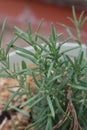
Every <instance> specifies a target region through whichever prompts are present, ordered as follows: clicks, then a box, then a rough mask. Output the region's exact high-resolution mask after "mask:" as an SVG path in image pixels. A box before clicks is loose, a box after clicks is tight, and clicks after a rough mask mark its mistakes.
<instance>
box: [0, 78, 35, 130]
mask: <svg viewBox="0 0 87 130" xmlns="http://www.w3.org/2000/svg"><path fill="white" fill-rule="evenodd" d="M17 84H18V83H17V81H15V80H13V79H4V78H0V130H16V128H17V130H24V128H25V126H27V125H29V122H30V121H29V118H28V117H25V116H23V115H22V114H20V113H18V112H16V111H3V104H4V103H5V102H6V101H7V100H8V99H9V97H10V95H11V93H10V91H9V90H8V89H9V88H8V86H12V85H17ZM13 89H14V88H13ZM25 99H26V97H23V98H22V99H20V102H22V101H24V100H25ZM15 100H16V99H15V98H14V100H13V102H14V101H15ZM2 101H3V102H2ZM24 109H26V108H24ZM31 130H33V129H31Z"/></svg>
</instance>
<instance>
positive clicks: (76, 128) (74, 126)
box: [52, 86, 82, 130]
mask: <svg viewBox="0 0 87 130" xmlns="http://www.w3.org/2000/svg"><path fill="white" fill-rule="evenodd" d="M66 96H67V108H66V115H67V116H66V115H63V117H62V119H61V120H60V121H58V123H57V124H56V125H55V126H54V127H53V129H52V130H55V129H56V128H59V127H60V126H61V125H62V124H63V123H64V122H65V121H66V120H67V118H68V116H69V115H70V114H71V116H72V121H71V125H70V128H69V130H82V128H81V126H80V124H79V122H78V119H77V114H76V110H75V107H74V105H73V103H72V98H71V90H70V88H69V87H68V86H66Z"/></svg>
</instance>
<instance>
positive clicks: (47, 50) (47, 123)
mask: <svg viewBox="0 0 87 130" xmlns="http://www.w3.org/2000/svg"><path fill="white" fill-rule="evenodd" d="M83 14H84V12H82V13H81V15H80V17H79V18H77V17H76V13H75V9H74V8H73V19H71V18H69V20H70V21H71V22H72V23H73V24H74V25H75V28H74V30H75V31H76V32H77V37H75V36H74V34H73V33H72V28H71V27H69V26H67V25H64V24H61V25H62V26H63V27H65V28H66V30H67V31H68V33H69V37H68V38H67V39H65V40H64V41H61V42H60V38H61V36H63V34H57V33H56V28H55V26H54V25H53V24H51V33H50V35H49V36H48V38H44V37H43V36H42V35H40V34H39V29H40V26H41V24H42V21H41V22H40V24H39V26H38V27H37V29H36V30H35V32H34V33H33V31H32V28H31V25H30V23H29V24H28V28H27V29H28V30H27V32H24V31H23V30H21V29H20V28H18V27H15V29H16V32H15V37H14V38H13V39H12V40H11V42H10V43H9V44H8V46H7V49H6V50H4V48H2V47H1V44H0V47H1V48H0V62H1V64H2V67H1V68H0V76H1V77H7V78H13V79H16V80H17V81H18V86H13V87H14V88H17V89H16V90H15V91H12V90H11V94H12V95H11V97H10V98H9V99H8V102H7V103H5V105H4V110H9V109H14V110H16V111H18V112H20V113H21V114H23V115H24V116H27V117H30V115H29V112H31V114H32V123H31V124H29V125H27V126H26V128H25V130H29V129H31V128H34V129H35V130H87V59H86V58H84V50H83V49H82V40H81V38H80V34H81V29H82V27H83V25H84V23H85V22H86V20H87V17H85V18H83ZM4 27H5V22H4V23H3V26H2V32H1V35H0V36H1V37H0V38H1V39H2V34H3V28H4ZM17 39H22V40H24V41H25V42H26V44H27V45H29V46H31V47H32V49H33V51H31V50H27V49H25V48H22V47H19V46H17V45H15V41H16V40H17ZM69 40H73V42H75V43H77V45H76V46H75V47H72V48H70V49H65V50H64V49H63V50H62V47H63V46H64V44H66V43H67V42H69ZM0 41H1V40H0ZM41 41H42V42H43V43H44V44H41ZM11 48H13V49H15V50H16V51H17V54H18V55H20V56H21V57H24V58H25V59H29V61H31V62H32V64H33V66H34V67H31V68H29V67H28V65H27V64H26V60H24V61H22V62H21V67H19V68H17V66H16V64H14V67H13V70H11V69H10V63H9V59H10V57H9V52H10V49H11ZM78 48H79V52H78V55H77V56H73V54H72V56H70V55H68V53H67V52H71V53H72V50H77V49H78ZM14 62H15V61H14ZM27 76H30V77H32V78H31V80H29V81H27ZM31 82H33V86H31ZM16 96H17V97H18V98H17V101H15V103H14V105H13V104H12V100H13V99H14V98H15V97H16ZM23 96H26V101H24V102H22V103H21V104H19V106H17V103H18V101H19V100H20V98H22V97H23ZM25 106H27V110H26V111H24V110H23V109H22V108H23V107H25Z"/></svg>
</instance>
